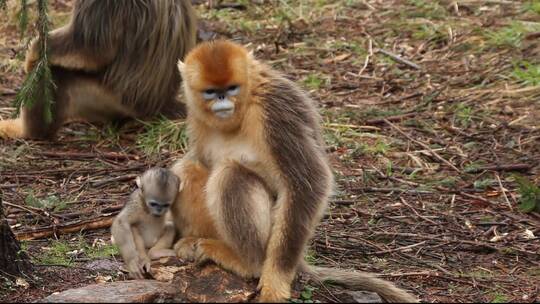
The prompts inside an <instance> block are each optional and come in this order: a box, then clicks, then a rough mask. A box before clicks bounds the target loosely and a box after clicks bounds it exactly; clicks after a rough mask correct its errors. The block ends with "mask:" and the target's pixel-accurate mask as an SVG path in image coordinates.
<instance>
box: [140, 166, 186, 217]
mask: <svg viewBox="0 0 540 304" xmlns="http://www.w3.org/2000/svg"><path fill="white" fill-rule="evenodd" d="M137 184H138V186H139V189H141V192H142V195H143V199H144V202H145V204H146V206H147V207H148V212H149V213H150V214H152V215H153V216H156V217H159V216H163V215H165V213H166V212H167V210H169V208H170V207H171V205H172V204H173V202H174V200H175V199H176V195H177V193H178V190H179V185H180V179H179V178H178V177H177V176H176V175H175V174H174V173H172V172H171V171H170V170H167V169H163V168H152V169H150V170H148V171H146V172H145V173H144V174H143V175H142V176H141V177H140V178H139V180H138V181H137Z"/></svg>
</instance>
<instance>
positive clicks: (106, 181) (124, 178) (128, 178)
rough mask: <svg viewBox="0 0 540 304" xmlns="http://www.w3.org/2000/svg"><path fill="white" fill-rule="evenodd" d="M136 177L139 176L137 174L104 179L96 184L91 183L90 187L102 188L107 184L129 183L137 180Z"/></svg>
mask: <svg viewBox="0 0 540 304" xmlns="http://www.w3.org/2000/svg"><path fill="white" fill-rule="evenodd" d="M137 176H139V175H138V174H126V175H122V176H117V177H112V178H106V179H102V180H99V181H97V182H92V186H94V187H101V186H104V185H106V184H109V183H114V182H125V181H131V180H134V179H135V178H137Z"/></svg>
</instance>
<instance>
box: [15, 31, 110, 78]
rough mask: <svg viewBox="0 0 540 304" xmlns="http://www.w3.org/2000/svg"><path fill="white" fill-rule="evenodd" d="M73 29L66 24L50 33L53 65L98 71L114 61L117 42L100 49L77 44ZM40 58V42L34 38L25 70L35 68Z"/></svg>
mask: <svg viewBox="0 0 540 304" xmlns="http://www.w3.org/2000/svg"><path fill="white" fill-rule="evenodd" d="M73 31H74V29H73V27H72V25H66V26H64V27H61V28H58V29H56V30H53V31H51V32H50V33H49V40H48V44H49V53H48V59H49V63H50V64H51V65H53V66H58V67H62V68H65V69H68V70H82V71H85V72H96V71H99V70H101V69H103V68H104V67H105V66H107V65H108V64H110V63H111V62H112V60H113V59H114V57H115V56H116V48H117V47H116V45H115V44H114V45H111V46H109V47H107V48H102V49H100V50H99V51H97V50H95V49H94V48H90V47H85V46H83V45H77V43H76V42H74V41H73V35H74V34H73ZM38 60H39V42H38V40H37V39H34V40H33V41H32V43H31V44H30V47H29V49H28V52H27V53H26V62H25V71H26V72H27V73H28V72H30V71H31V70H32V69H34V67H35V65H36V63H37V61H38Z"/></svg>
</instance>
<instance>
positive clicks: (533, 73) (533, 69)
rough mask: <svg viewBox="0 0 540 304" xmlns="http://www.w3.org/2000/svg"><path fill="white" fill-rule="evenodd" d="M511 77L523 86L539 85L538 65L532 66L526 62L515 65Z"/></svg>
mask: <svg viewBox="0 0 540 304" xmlns="http://www.w3.org/2000/svg"><path fill="white" fill-rule="evenodd" d="M512 76H513V77H514V78H515V79H516V80H517V81H519V82H520V83H522V84H525V85H529V86H537V85H540V64H532V63H530V62H527V61H522V62H520V63H516V64H514V71H513V72H512Z"/></svg>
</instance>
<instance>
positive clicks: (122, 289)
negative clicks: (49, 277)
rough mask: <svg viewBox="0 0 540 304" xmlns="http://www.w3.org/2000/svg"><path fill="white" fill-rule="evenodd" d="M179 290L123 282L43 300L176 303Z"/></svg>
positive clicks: (159, 284)
mask: <svg viewBox="0 0 540 304" xmlns="http://www.w3.org/2000/svg"><path fill="white" fill-rule="evenodd" d="M176 293H177V288H175V287H174V286H173V285H171V284H167V283H162V282H158V281H151V280H137V281H122V282H113V283H105V284H95V285H89V286H86V287H82V288H77V289H71V290H67V291H64V292H61V293H58V294H53V295H50V296H48V297H47V298H45V299H43V302H44V303H148V302H161V303H163V302H174V301H175V296H176Z"/></svg>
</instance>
